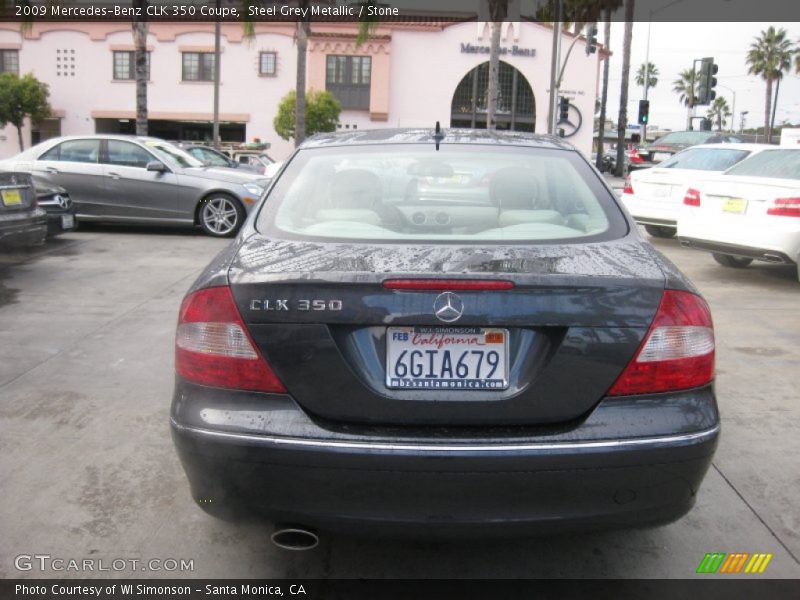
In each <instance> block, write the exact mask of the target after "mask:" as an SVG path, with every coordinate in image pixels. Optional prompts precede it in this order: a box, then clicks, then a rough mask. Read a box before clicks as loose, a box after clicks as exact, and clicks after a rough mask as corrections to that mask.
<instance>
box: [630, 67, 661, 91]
mask: <svg viewBox="0 0 800 600" xmlns="http://www.w3.org/2000/svg"><path fill="white" fill-rule="evenodd" d="M648 64H649V65H650V68H649V69H647V81H648V84H647V87H648V88H654V87H656V85H658V67H657V66H655V65H654V64H653V63H648ZM645 67H646V65H645V64H644V63H642V64H641V65H639V70H638V71H636V79H635V81H636V85H638V86H639V87H644V71H645Z"/></svg>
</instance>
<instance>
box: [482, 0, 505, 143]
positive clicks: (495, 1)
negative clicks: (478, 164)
mask: <svg viewBox="0 0 800 600" xmlns="http://www.w3.org/2000/svg"><path fill="white" fill-rule="evenodd" d="M506 16H508V0H489V20H490V21H491V23H492V38H491V41H490V43H489V89H488V90H487V93H486V95H487V97H488V98H487V103H486V129H494V128H495V122H494V113H495V110H496V109H497V98H498V96H499V94H500V77H499V73H500V33H501V29H502V27H503V21H504V20H505V18H506Z"/></svg>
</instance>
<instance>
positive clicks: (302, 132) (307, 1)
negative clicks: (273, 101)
mask: <svg viewBox="0 0 800 600" xmlns="http://www.w3.org/2000/svg"><path fill="white" fill-rule="evenodd" d="M367 1H368V2H369V0H367ZM264 3H265V0H244V14H245V17H244V20H243V21H242V27H243V29H244V37H245V39H247V40H252V39H253V38H254V37H255V33H256V27H255V21H253V20H252V19H251V18H249V16H248V15H249V14H250V10H249V9H250V7H251V6H256V5H260V4H264ZM270 4H274V2H270ZM310 5H311V0H297V7H298V8H299V9H301V10H302V11H304V13H305V14H308V13H306V12H305V11H309V12H310V10H311V9H310ZM310 34H311V22H310V21H309V20H308V18H307V17H301V18H298V19H297V25H296V26H295V43H296V44H297V71H296V75H295V91H294V96H293V98H295V101H296V102H297V106H295V107H294V110H293V111H292V112H293V114H294V125H293V126H292V127H289V130H291V132H292V134H291V135H290V136H289V137H293V138H294V145H295V146H299V145H300V144H302V143H303V140H304V139H305V138H306V129H307V127H306V59H307V52H308V36H309V35H310ZM286 97H287V96H284V100H285V99H286ZM279 116H280V113H278V115H277V116H276V117H275V121H274V122H276V123H277V121H278V117H279ZM281 137H283V136H281ZM284 139H287V140H288V139H289V138H288V137H285V138H284Z"/></svg>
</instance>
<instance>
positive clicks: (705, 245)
mask: <svg viewBox="0 0 800 600" xmlns="http://www.w3.org/2000/svg"><path fill="white" fill-rule="evenodd" d="M679 240H680V243H681V246H685V247H687V248H693V249H695V250H707V251H708V252H717V253H720V254H730V255H732V256H743V257H746V258H752V259H755V260H763V261H765V262H771V263H777V264H786V265H791V264H795V263H796V262H797V259H796V258H792V257H791V256H789V255H788V254H786V253H785V252H783V251H782V250H775V249H770V248H758V247H756V246H743V245H741V244H729V243H726V242H715V241H713V240H699V239H695V238H690V237H680V238H679Z"/></svg>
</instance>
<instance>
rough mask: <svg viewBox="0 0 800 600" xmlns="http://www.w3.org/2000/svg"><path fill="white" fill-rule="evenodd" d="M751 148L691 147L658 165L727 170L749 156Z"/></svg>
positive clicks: (696, 169) (674, 167) (663, 167)
mask: <svg viewBox="0 0 800 600" xmlns="http://www.w3.org/2000/svg"><path fill="white" fill-rule="evenodd" d="M749 154H750V151H749V150H729V149H727V148H690V149H688V150H684V151H683V152H678V154H676V155H675V156H673V157H672V158H670V159H669V160H665V161H664V162H662V163H661V164H660V165H658V167H659V168H660V169H691V170H695V171H726V170H727V169H729V168H731V167H732V166H733V165H735V164H736V163H738V162H739V161H741V160H744V159H745V158H747V156H748V155H749Z"/></svg>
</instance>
